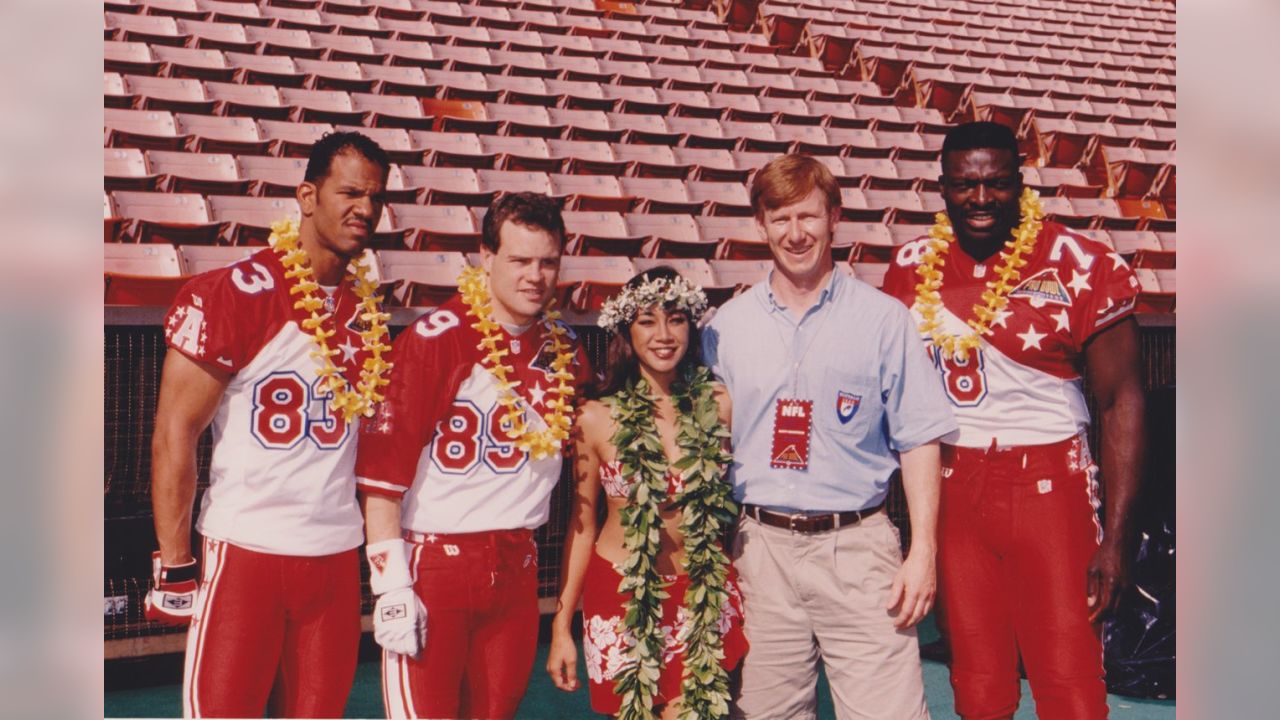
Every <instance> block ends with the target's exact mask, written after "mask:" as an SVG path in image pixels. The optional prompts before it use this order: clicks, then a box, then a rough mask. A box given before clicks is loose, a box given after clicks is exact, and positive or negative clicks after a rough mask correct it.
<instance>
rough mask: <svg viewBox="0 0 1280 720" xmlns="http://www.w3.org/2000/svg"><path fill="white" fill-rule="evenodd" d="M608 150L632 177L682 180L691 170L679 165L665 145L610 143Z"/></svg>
mask: <svg viewBox="0 0 1280 720" xmlns="http://www.w3.org/2000/svg"><path fill="white" fill-rule="evenodd" d="M610 148H611V149H612V150H613V156H614V157H615V158H617V159H618V160H619V161H621V162H625V163H628V165H629V167H630V168H631V170H630V175H631V176H633V177H641V178H676V179H680V180H683V179H684V178H685V177H687V176H688V175H689V171H690V170H691V169H692V168H691V167H690V166H689V165H684V164H681V163H679V162H678V161H677V160H676V157H675V154H674V153H673V152H672V148H669V147H667V146H665V145H631V144H628V143H611V144H610ZM624 189H625V188H624Z"/></svg>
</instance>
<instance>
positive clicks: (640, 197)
mask: <svg viewBox="0 0 1280 720" xmlns="http://www.w3.org/2000/svg"><path fill="white" fill-rule="evenodd" d="M618 185H619V187H620V188H621V189H622V192H623V193H624V194H625V195H627V196H630V197H633V198H635V199H636V208H637V209H639V210H640V211H642V212H645V213H649V214H666V213H677V214H683V215H700V214H702V206H703V203H702V201H701V200H695V199H693V198H692V197H690V195H689V189H688V187H687V186H686V185H685V182H684V181H683V180H678V179H671V178H656V177H621V178H618Z"/></svg>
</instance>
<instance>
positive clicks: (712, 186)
mask: <svg viewBox="0 0 1280 720" xmlns="http://www.w3.org/2000/svg"><path fill="white" fill-rule="evenodd" d="M688 192H689V198H690V199H691V200H693V201H695V202H698V201H701V202H703V203H705V204H706V205H705V211H704V212H705V213H706V214H708V215H737V216H740V217H751V215H752V212H751V196H750V195H749V194H748V193H747V188H746V186H744V185H742V184H740V183H727V182H699V181H690V182H689V183H688Z"/></svg>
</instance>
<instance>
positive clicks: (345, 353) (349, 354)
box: [338, 338, 360, 362]
mask: <svg viewBox="0 0 1280 720" xmlns="http://www.w3.org/2000/svg"><path fill="white" fill-rule="evenodd" d="M338 349H339V350H341V351H342V362H353V361H354V360H355V359H356V352H357V351H358V350H359V349H360V348H358V347H356V346H355V345H352V344H351V338H347V339H345V340H343V341H342V344H341V345H339V346H338Z"/></svg>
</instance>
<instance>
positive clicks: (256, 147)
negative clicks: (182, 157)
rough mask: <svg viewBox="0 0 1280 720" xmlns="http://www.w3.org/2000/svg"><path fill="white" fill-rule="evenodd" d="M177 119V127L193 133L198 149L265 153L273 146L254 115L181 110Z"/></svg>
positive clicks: (248, 153)
mask: <svg viewBox="0 0 1280 720" xmlns="http://www.w3.org/2000/svg"><path fill="white" fill-rule="evenodd" d="M175 121H176V124H177V128H178V131H179V132H180V133H182V134H183V135H184V136H190V138H191V141H190V142H191V149H192V150H195V151H198V152H214V153H216V152H228V153H233V154H237V155H241V154H242V155H266V154H267V153H268V150H269V148H270V147H271V143H270V142H268V141H267V140H266V139H264V138H263V137H262V133H261V131H260V129H259V127H258V123H257V122H256V121H254V120H253V119H251V118H238V117H216V116H211V115H189V114H179V115H177V116H176V118H175ZM157 149H179V148H157Z"/></svg>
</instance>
